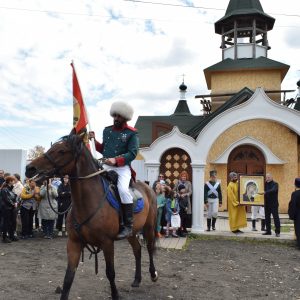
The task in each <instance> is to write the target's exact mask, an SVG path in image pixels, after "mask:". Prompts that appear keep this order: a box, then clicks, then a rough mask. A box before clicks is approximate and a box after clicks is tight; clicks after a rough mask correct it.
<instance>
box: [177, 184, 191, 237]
mask: <svg viewBox="0 0 300 300" xmlns="http://www.w3.org/2000/svg"><path fill="white" fill-rule="evenodd" d="M177 189H178V194H177V197H178V203H179V209H180V210H179V215H180V219H181V226H180V228H179V229H178V234H179V236H181V237H184V236H186V235H187V229H186V227H187V222H188V214H187V211H188V206H189V199H188V196H187V194H186V188H185V186H184V185H183V184H180V185H179V186H178V188H177Z"/></svg>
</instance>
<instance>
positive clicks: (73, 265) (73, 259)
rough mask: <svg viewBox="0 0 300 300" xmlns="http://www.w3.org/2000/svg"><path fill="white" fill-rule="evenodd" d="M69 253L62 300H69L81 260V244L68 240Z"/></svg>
mask: <svg viewBox="0 0 300 300" xmlns="http://www.w3.org/2000/svg"><path fill="white" fill-rule="evenodd" d="M67 253H68V267H67V271H66V274H65V278H64V284H63V289H62V292H61V297H60V300H67V299H68V297H69V293H70V289H71V286H72V283H73V280H74V277H75V272H76V269H77V267H78V263H79V259H80V254H81V244H80V243H78V242H74V241H72V240H70V239H68V243H67Z"/></svg>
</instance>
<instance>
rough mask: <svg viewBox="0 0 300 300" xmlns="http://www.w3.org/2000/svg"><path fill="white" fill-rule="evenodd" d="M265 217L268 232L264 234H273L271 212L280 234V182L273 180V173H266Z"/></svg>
mask: <svg viewBox="0 0 300 300" xmlns="http://www.w3.org/2000/svg"><path fill="white" fill-rule="evenodd" d="M264 194H265V197H264V198H265V218H266V232H265V233H263V235H271V234H272V232H271V214H272V215H273V219H274V224H275V234H276V237H279V236H280V219H279V214H278V206H279V202H278V183H277V182H275V181H274V180H273V177H272V175H271V174H267V175H266V182H265V192H264Z"/></svg>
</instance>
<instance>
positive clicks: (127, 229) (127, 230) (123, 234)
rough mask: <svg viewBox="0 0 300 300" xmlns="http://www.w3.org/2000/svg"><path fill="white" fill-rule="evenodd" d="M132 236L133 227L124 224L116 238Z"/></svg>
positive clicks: (121, 238)
mask: <svg viewBox="0 0 300 300" xmlns="http://www.w3.org/2000/svg"><path fill="white" fill-rule="evenodd" d="M131 236H132V227H128V226H124V228H123V229H122V231H121V232H119V233H118V235H117V237H116V240H117V241H119V240H123V239H126V238H128V237H131Z"/></svg>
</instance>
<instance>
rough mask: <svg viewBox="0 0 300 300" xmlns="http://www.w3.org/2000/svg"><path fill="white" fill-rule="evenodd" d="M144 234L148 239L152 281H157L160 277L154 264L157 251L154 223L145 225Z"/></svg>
mask: <svg viewBox="0 0 300 300" xmlns="http://www.w3.org/2000/svg"><path fill="white" fill-rule="evenodd" d="M144 235H145V238H146V241H147V249H148V253H149V261H150V265H149V272H150V275H151V280H152V281H157V279H158V274H157V271H156V269H155V266H154V261H153V254H154V251H155V242H156V240H155V227H154V226H152V225H149V226H147V225H145V226H144Z"/></svg>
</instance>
